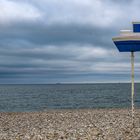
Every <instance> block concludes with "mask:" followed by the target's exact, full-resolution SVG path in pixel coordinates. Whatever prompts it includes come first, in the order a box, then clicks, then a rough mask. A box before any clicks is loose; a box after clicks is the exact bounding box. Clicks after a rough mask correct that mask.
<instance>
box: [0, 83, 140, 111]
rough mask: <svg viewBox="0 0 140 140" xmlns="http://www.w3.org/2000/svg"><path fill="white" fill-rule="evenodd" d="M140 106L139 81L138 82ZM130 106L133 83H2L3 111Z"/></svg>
mask: <svg viewBox="0 0 140 140" xmlns="http://www.w3.org/2000/svg"><path fill="white" fill-rule="evenodd" d="M135 104H136V106H137V107H140V84H138V83H137V84H135ZM127 107H131V84H128V83H127V84H124V83H123V84H48V85H0V112H29V111H43V110H49V109H79V108H80V109H83V108H84V109H86V108H127Z"/></svg>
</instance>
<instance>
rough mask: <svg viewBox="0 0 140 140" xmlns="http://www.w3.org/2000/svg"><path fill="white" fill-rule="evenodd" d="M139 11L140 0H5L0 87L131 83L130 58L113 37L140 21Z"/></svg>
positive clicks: (0, 3)
mask: <svg viewBox="0 0 140 140" xmlns="http://www.w3.org/2000/svg"><path fill="white" fill-rule="evenodd" d="M126 3H127V4H126ZM139 7H140V1H139V0H0V83H12V84H13V83H15V84H16V83H25V84H28V83H29V84H30V83H59V82H60V83H96V82H129V81H130V54H129V53H119V52H118V50H117V49H116V47H115V45H114V44H113V42H112V37H114V36H118V35H119V31H120V30H121V29H132V24H131V22H132V21H140V15H139V9H140V8H139ZM139 55H140V53H136V54H135V59H136V63H135V73H136V81H138V82H139V81H140V56H139Z"/></svg>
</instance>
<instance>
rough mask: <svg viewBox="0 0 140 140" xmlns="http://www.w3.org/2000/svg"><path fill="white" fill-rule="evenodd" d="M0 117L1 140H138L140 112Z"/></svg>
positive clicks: (90, 111) (65, 112) (56, 112)
mask: <svg viewBox="0 0 140 140" xmlns="http://www.w3.org/2000/svg"><path fill="white" fill-rule="evenodd" d="M130 114H131V110H130V109H83V110H82V109H79V110H50V111H44V112H29V113H25V112H24V113H0V140H139V139H140V109H136V110H135V125H134V126H133V125H132V120H131V115H130Z"/></svg>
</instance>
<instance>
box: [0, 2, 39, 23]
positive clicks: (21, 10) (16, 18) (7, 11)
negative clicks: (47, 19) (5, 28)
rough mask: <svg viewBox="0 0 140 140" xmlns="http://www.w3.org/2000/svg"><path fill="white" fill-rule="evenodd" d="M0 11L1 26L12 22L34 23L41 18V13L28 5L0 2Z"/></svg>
mask: <svg viewBox="0 0 140 140" xmlns="http://www.w3.org/2000/svg"><path fill="white" fill-rule="evenodd" d="M0 9H1V12H0V24H3V25H4V24H11V23H12V22H26V21H36V20H37V19H39V18H41V12H40V11H39V10H38V9H37V8H36V7H34V6H33V5H31V4H29V3H24V2H20V3H19V2H14V1H9V0H1V1H0Z"/></svg>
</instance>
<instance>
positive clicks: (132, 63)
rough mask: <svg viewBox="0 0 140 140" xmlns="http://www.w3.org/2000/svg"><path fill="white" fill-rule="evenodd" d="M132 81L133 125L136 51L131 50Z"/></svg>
mask: <svg viewBox="0 0 140 140" xmlns="http://www.w3.org/2000/svg"><path fill="white" fill-rule="evenodd" d="M131 82H132V83H131V103H132V125H133V126H134V52H131Z"/></svg>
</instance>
